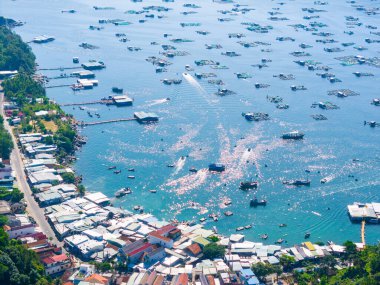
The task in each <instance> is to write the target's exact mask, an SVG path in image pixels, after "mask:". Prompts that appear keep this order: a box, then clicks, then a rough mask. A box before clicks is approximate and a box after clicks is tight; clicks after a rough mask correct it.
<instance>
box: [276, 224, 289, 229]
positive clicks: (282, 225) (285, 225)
mask: <svg viewBox="0 0 380 285" xmlns="http://www.w3.org/2000/svg"><path fill="white" fill-rule="evenodd" d="M278 226H279V227H280V228H285V227H287V226H288V225H287V224H279V225H278Z"/></svg>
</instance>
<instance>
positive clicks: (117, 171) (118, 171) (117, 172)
mask: <svg viewBox="0 0 380 285" xmlns="http://www.w3.org/2000/svg"><path fill="white" fill-rule="evenodd" d="M113 173H115V174H119V173H121V170H115V171H114V172H113Z"/></svg>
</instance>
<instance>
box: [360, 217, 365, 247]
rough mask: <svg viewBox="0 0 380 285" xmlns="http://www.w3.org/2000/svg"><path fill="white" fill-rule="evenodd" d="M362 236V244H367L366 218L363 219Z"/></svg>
mask: <svg viewBox="0 0 380 285" xmlns="http://www.w3.org/2000/svg"><path fill="white" fill-rule="evenodd" d="M361 236H362V244H363V245H365V220H363V221H362V229H361Z"/></svg>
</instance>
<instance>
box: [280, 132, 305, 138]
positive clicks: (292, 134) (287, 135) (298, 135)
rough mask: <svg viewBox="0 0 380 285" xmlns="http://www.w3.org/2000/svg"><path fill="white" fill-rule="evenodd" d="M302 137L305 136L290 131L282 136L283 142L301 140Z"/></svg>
mask: <svg viewBox="0 0 380 285" xmlns="http://www.w3.org/2000/svg"><path fill="white" fill-rule="evenodd" d="M304 136H305V134H304V133H302V132H300V131H292V132H288V133H283V134H282V138H283V139H284V140H302V139H303V137H304Z"/></svg>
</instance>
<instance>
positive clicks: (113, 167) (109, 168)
mask: <svg viewBox="0 0 380 285" xmlns="http://www.w3.org/2000/svg"><path fill="white" fill-rule="evenodd" d="M112 169H116V166H110V167H108V170H112Z"/></svg>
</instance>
